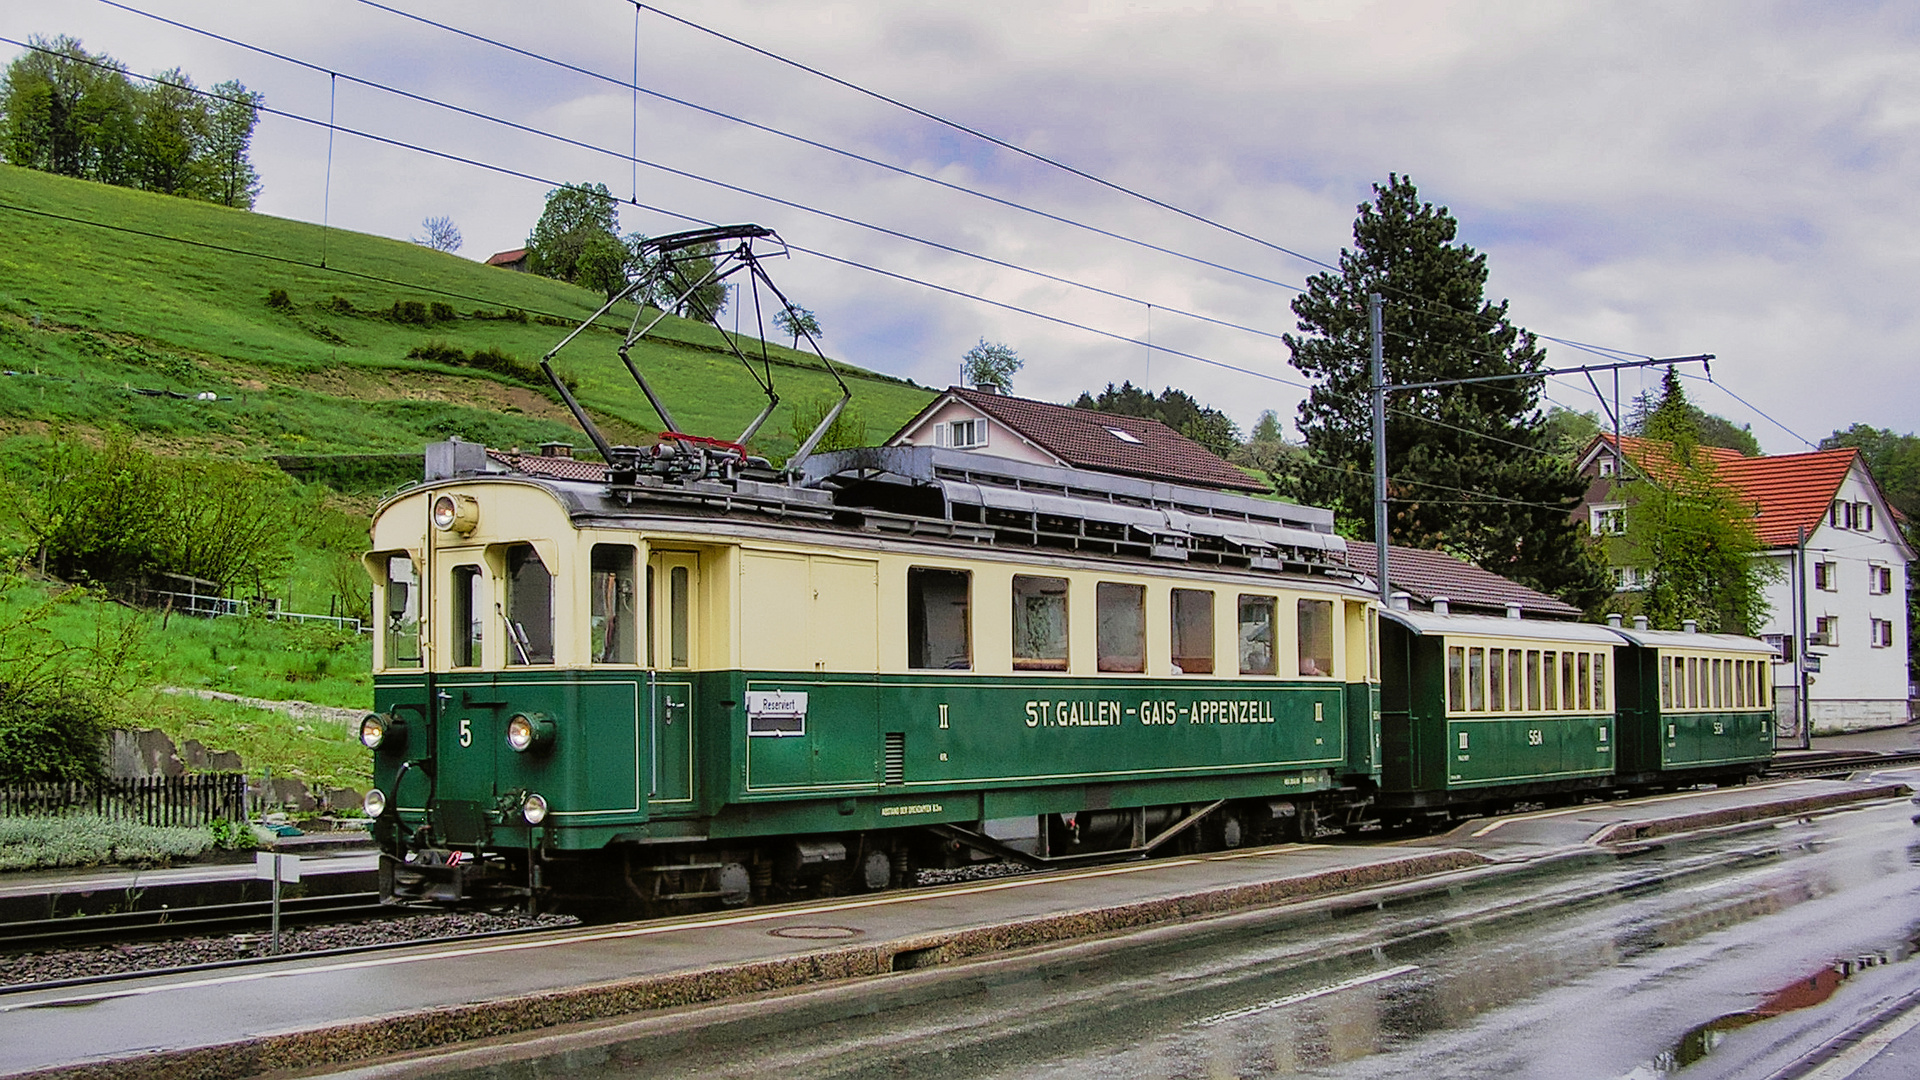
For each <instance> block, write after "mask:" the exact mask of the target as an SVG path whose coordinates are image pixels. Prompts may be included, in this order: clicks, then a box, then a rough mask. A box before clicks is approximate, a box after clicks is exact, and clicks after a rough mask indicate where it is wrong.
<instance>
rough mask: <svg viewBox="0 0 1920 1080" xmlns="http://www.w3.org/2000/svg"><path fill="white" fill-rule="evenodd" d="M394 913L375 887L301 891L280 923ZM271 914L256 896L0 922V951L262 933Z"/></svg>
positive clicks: (284, 907) (285, 903) (283, 906)
mask: <svg viewBox="0 0 1920 1080" xmlns="http://www.w3.org/2000/svg"><path fill="white" fill-rule="evenodd" d="M393 915H394V909H393V908H391V907H386V906H383V905H382V904H381V903H380V895H379V894H378V893H344V894H341V895H339V896H312V897H300V898H296V899H287V900H282V901H281V902H280V925H281V926H282V927H283V928H286V927H295V926H311V925H314V924H316V923H343V922H357V921H361V920H365V919H374V918H391V917H392V916H393ZM272 918H273V904H272V902H271V901H267V900H256V901H248V902H246V903H238V904H214V905H209V906H206V907H192V908H156V909H152V910H146V911H124V912H117V913H115V914H112V915H75V916H71V917H68V918H59V919H31V920H25V921H20V922H8V923H0V955H12V954H18V953H27V952H40V951H43V950H47V949H71V948H84V947H86V946H89V945H102V944H115V945H117V944H121V943H125V942H134V941H166V940H171V939H175V938H186V937H208V936H213V935H222V934H239V933H252V932H258V933H266V932H267V931H268V930H269V928H270V926H271V923H272Z"/></svg>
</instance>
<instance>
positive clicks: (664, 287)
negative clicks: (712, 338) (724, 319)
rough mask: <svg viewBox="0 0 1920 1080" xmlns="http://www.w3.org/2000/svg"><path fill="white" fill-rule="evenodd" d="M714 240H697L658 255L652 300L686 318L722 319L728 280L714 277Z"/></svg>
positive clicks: (708, 320)
mask: <svg viewBox="0 0 1920 1080" xmlns="http://www.w3.org/2000/svg"><path fill="white" fill-rule="evenodd" d="M719 253H720V245H718V244H715V243H705V244H695V245H693V246H692V247H685V248H680V249H678V250H676V251H668V252H662V253H660V254H659V255H656V256H655V260H656V262H655V270H656V273H655V276H654V282H655V288H654V298H653V303H654V306H655V307H658V308H660V309H662V310H665V311H672V312H673V313H674V314H675V315H679V316H681V317H682V318H687V319H699V320H701V321H702V322H716V323H717V322H719V321H720V313H721V312H723V311H725V310H727V283H726V282H724V281H719V280H717V279H715V278H714V277H713V269H714V263H713V260H714V256H716V255H718V254H719Z"/></svg>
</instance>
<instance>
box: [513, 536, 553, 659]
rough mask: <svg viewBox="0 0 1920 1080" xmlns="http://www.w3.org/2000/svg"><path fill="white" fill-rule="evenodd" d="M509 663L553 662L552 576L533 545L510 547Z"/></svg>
mask: <svg viewBox="0 0 1920 1080" xmlns="http://www.w3.org/2000/svg"><path fill="white" fill-rule="evenodd" d="M507 663H509V664H514V665H521V664H551V663H553V575H552V574H549V573H547V565H546V564H545V563H543V562H541V561H540V554H539V552H536V551H534V550H533V545H532V544H514V545H513V546H511V547H509V548H507Z"/></svg>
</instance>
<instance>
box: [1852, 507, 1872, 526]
mask: <svg viewBox="0 0 1920 1080" xmlns="http://www.w3.org/2000/svg"><path fill="white" fill-rule="evenodd" d="M1853 527H1854V528H1856V529H1859V530H1860V531H1861V532H1872V531H1873V504H1872V503H1863V502H1861V503H1854V504H1853Z"/></svg>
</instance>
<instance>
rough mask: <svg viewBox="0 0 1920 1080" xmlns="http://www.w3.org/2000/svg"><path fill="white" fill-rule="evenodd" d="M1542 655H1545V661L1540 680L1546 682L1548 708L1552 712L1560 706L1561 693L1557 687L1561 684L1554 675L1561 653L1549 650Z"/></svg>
mask: <svg viewBox="0 0 1920 1080" xmlns="http://www.w3.org/2000/svg"><path fill="white" fill-rule="evenodd" d="M1541 655H1542V657H1543V663H1542V667H1541V679H1540V681H1541V683H1542V684H1544V688H1545V690H1546V691H1547V703H1546V708H1547V710H1548V711H1549V712H1551V711H1553V710H1556V709H1558V708H1559V707H1560V694H1559V693H1558V691H1557V689H1556V688H1557V687H1558V686H1559V684H1558V683H1557V682H1555V681H1554V676H1553V669H1554V666H1555V664H1556V663H1557V662H1558V659H1559V656H1560V654H1559V653H1557V652H1553V651H1551V650H1549V651H1548V652H1545V653H1543V654H1541Z"/></svg>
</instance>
